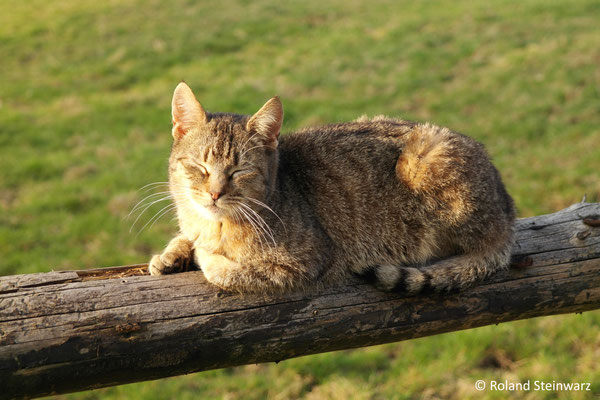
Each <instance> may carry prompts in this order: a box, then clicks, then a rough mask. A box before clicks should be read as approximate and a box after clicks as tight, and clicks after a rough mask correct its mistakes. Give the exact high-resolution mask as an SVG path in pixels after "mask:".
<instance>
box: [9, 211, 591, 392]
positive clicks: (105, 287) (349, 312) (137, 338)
mask: <svg viewBox="0 0 600 400" xmlns="http://www.w3.org/2000/svg"><path fill="white" fill-rule="evenodd" d="M513 260H514V262H513V264H514V265H513V268H512V269H511V270H510V271H508V272H506V273H503V274H500V275H497V276H495V277H493V278H492V279H489V280H488V281H486V282H485V283H484V284H482V285H480V286H478V287H476V288H473V289H470V290H467V291H465V292H462V293H453V294H445V295H441V294H438V295H428V296H417V297H402V296H401V295H394V294H386V293H382V292H379V291H378V290H376V289H375V288H373V287H371V286H370V285H368V284H365V283H363V282H359V281H354V280H351V281H348V282H346V283H344V284H343V285H340V286H337V287H330V288H325V289H321V290H318V291H317V290H315V291H314V292H313V293H295V294H290V295H286V296H279V297H263V296H238V295H231V294H225V293H220V292H218V291H217V290H215V288H214V287H213V286H211V285H210V284H208V283H207V282H206V281H205V280H204V278H203V276H202V273H201V272H187V273H182V274H176V275H170V276H161V277H151V276H148V275H146V271H145V267H146V265H145V264H140V265H135V266H126V267H115V268H105V269H96V270H87V271H69V272H50V273H45V274H31V275H15V276H7V277H1V278H0V388H1V389H2V390H1V391H0V398H13V397H16V398H24V397H35V396H43V395H49V394H55V393H66V392H73V391H79V390H85V389H91V388H100V387H104V386H111V385H119V384H123V383H128V382H135V381H142V380H149V379H156V378H162V377H167V376H172V375H179V374H185V373H190V372H195V371H203V370H208V369H214V368H223V367H228V366H234V365H242V364H250V363H260V362H268V361H280V360H284V359H287V358H291V357H297V356H302V355H306V354H314V353H320V352H327V351H333V350H341V349H349V348H355V347H362V346H370V345H375V344H381V343H388V342H394V341H399V340H406V339H412V338H417V337H422V336H428V335H435V334H439V333H443V332H449V331H455V330H461V329H468V328H473V327H477V326H482V325H488V324H497V323H500V322H505V321H511V320H516V319H523V318H532V317H536V316H541V315H552V314H561V313H571V312H583V311H587V310H593V309H597V308H600V203H578V204H575V205H573V206H571V207H569V208H568V209H565V210H563V211H560V212H558V213H555V214H550V215H543V216H538V217H533V218H525V219H521V220H519V221H518V223H517V244H516V245H515V248H514V259H513Z"/></svg>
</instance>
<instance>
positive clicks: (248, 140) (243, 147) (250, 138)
mask: <svg viewBox="0 0 600 400" xmlns="http://www.w3.org/2000/svg"><path fill="white" fill-rule="evenodd" d="M256 135H258V132H254V133H253V134H252V135H250V137H248V139H246V141H245V142H244V144H242V145H241V146H240V148H241V149H242V150H241V151H240V153H243V152H244V150H246V146H247V145H248V144H250V142H251V141H252V138H253V137H254V136H256ZM239 158H242V156H241V155H240V157H239Z"/></svg>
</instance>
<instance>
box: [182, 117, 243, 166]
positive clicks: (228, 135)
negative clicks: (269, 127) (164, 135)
mask: <svg viewBox="0 0 600 400" xmlns="http://www.w3.org/2000/svg"><path fill="white" fill-rule="evenodd" d="M186 139H187V140H185V141H184V142H185V143H182V144H185V145H184V146H182V147H183V148H182V149H181V150H180V151H181V152H182V153H185V155H186V156H188V157H191V158H193V159H195V160H196V161H199V162H203V163H208V164H215V163H222V162H226V163H233V164H235V163H237V162H238V157H239V154H240V153H241V149H242V147H243V146H245V145H246V144H247V142H248V140H249V139H250V135H249V133H248V132H247V131H246V129H244V126H243V124H241V123H240V122H239V121H235V120H233V121H232V120H231V119H230V118H214V119H212V120H209V121H208V122H207V124H206V126H204V127H203V129H201V130H199V131H198V132H196V133H195V134H194V135H192V136H190V137H188V138H186Z"/></svg>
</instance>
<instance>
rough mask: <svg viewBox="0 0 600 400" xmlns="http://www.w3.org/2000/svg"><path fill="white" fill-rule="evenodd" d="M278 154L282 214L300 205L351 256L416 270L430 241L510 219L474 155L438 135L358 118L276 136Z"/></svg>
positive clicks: (444, 133) (505, 200)
mask: <svg viewBox="0 0 600 400" xmlns="http://www.w3.org/2000/svg"><path fill="white" fill-rule="evenodd" d="M279 151H280V159H279V163H280V166H279V175H280V182H281V184H282V186H281V190H282V192H283V193H284V195H285V196H286V198H287V199H288V200H289V201H291V202H292V204H291V205H290V207H292V206H293V202H294V201H297V200H296V199H295V198H300V199H301V200H298V201H301V202H304V203H307V204H309V205H310V209H311V210H312V212H313V213H314V214H315V215H316V219H317V220H318V221H319V223H320V224H321V225H322V226H323V228H324V229H325V230H326V231H327V234H328V235H329V236H330V237H332V239H333V241H334V242H336V243H343V246H344V249H345V250H344V251H347V249H348V248H354V249H355V251H353V252H352V253H354V254H369V253H371V254H378V255H381V254H390V255H391V256H390V259H392V258H394V257H396V258H398V257H401V256H402V254H403V255H404V256H406V254H408V253H410V252H411V251H412V252H413V253H414V254H421V255H422V257H421V256H419V257H418V259H415V261H418V260H420V259H425V258H426V257H428V256H429V255H431V254H432V253H431V251H432V246H431V245H430V243H431V241H432V240H433V239H432V238H433V237H440V236H445V235H446V234H445V232H452V234H457V233H458V234H460V233H462V231H463V230H464V231H465V232H466V231H467V230H469V229H471V228H472V227H474V226H475V224H477V227H478V228H479V226H481V225H483V224H486V223H487V224H496V223H497V222H498V221H502V222H499V223H500V224H501V225H503V224H504V221H510V220H512V218H513V217H514V210H513V209H512V200H511V199H510V197H509V196H508V195H507V194H506V191H505V190H504V187H503V185H502V182H501V180H500V177H499V174H498V173H497V171H496V169H495V168H494V167H493V165H492V164H491V162H490V160H489V158H488V156H487V153H486V151H485V149H484V148H483V146H482V145H481V144H479V143H478V142H476V141H475V140H473V139H471V138H469V137H467V136H465V135H462V134H459V133H456V132H453V131H451V130H449V129H447V128H443V127H438V126H435V125H432V124H428V123H415V122H409V121H403V120H396V119H390V118H385V117H376V118H374V119H366V118H361V119H359V120H356V121H353V122H349V123H341V124H333V125H327V126H321V127H312V128H306V129H303V130H301V131H298V132H295V133H290V134H287V135H283V136H282V138H281V140H280V145H279ZM436 240H437V239H436ZM437 242H439V243H441V242H443V240H442V239H439V240H437ZM400 243H401V244H402V245H401V246H400V245H399V244H400ZM409 249H410V251H409ZM357 262H358V261H357Z"/></svg>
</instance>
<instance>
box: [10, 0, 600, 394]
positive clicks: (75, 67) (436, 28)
mask: <svg viewBox="0 0 600 400" xmlns="http://www.w3.org/2000/svg"><path fill="white" fill-rule="evenodd" d="M599 17H600V5H599V4H598V2H596V1H594V0H579V1H577V2H564V1H555V0H527V1H522V2H509V1H504V0H500V1H495V2H487V1H483V0H477V1H470V2H466V1H450V0H443V1H438V2H420V1H412V2H409V1H391V0H382V1H379V2H377V3H373V2H360V1H356V0H347V1H341V0H334V1H330V2H322V1H315V0H309V1H305V2H286V3H283V2H269V1H265V0H257V1H242V0H224V1H221V2H216V1H205V2H190V1H184V0H174V1H171V2H161V1H157V0H150V1H141V0H120V1H116V0H110V1H95V2H94V1H78V2H74V1H68V0H55V1H52V2H45V1H41V0H29V1H27V2H21V1H16V0H4V1H3V2H2V4H1V5H0V59H1V60H2V62H1V63H0V78H1V85H0V152H1V153H0V171H2V173H1V174H0V250H1V254H2V257H1V258H0V274H3V275H7V274H15V273H30V272H38V271H49V270H52V269H56V270H60V269H72V268H86V267H97V266H109V265H120V264H128V263H138V262H144V261H146V260H147V259H148V258H149V256H150V254H152V253H154V252H157V251H159V250H160V249H161V248H162V247H163V246H164V244H165V243H166V242H167V241H168V239H169V238H170V237H171V236H172V235H173V233H174V232H175V231H176V226H175V224H174V222H173V221H169V218H163V219H161V220H159V221H158V222H156V224H155V225H154V226H152V227H151V228H149V229H148V228H146V229H144V230H143V231H141V232H140V228H141V227H142V226H143V225H144V224H146V222H148V221H149V220H150V218H151V216H152V215H154V213H156V212H158V211H159V210H160V207H152V208H151V209H150V210H148V212H147V213H146V214H144V215H143V216H142V217H141V218H140V220H139V221H138V223H137V224H136V226H134V227H133V229H132V233H130V228H131V224H132V220H126V216H127V214H128V213H129V211H130V210H131V208H132V207H133V205H135V204H136V203H137V202H138V201H139V200H141V198H142V197H143V193H142V192H139V191H138V189H139V188H140V187H142V186H143V185H145V184H147V183H150V182H155V181H163V180H165V178H166V166H167V157H168V153H169V146H170V142H171V136H170V109H169V107H170V99H171V94H172V90H173V89H174V87H175V85H176V84H177V82H178V81H179V80H181V79H185V80H186V81H187V82H188V83H189V84H190V86H191V87H192V88H193V89H194V91H195V92H196V94H197V95H198V97H199V99H200V101H201V102H202V103H203V105H204V106H205V107H206V108H207V109H208V110H215V111H231V112H238V113H252V112H254V111H256V110H257V109H258V108H259V107H260V106H261V105H262V104H263V103H264V101H266V100H267V99H268V98H269V97H270V96H272V95H274V94H279V95H280V96H281V97H282V99H283V102H284V106H285V109H286V121H285V124H284V131H285V130H288V131H289V130H293V129H294V128H297V127H300V126H305V125H314V124H321V123H329V122H336V121H347V120H351V119H354V118H356V117H358V116H359V115H361V114H368V115H375V114H388V115H391V116H400V117H403V118H406V119H415V120H429V121H433V122H435V123H438V124H440V125H446V126H448V127H450V128H452V129H455V130H458V131H461V132H464V133H467V134H470V135H471V136H473V137H475V138H476V139H478V140H480V141H482V142H483V143H484V144H485V145H486V146H487V148H488V150H489V152H490V154H491V155H492V156H493V158H494V162H495V163H496V165H497V166H498V168H499V169H500V170H501V172H502V175H503V177H504V180H505V183H506V185H507V187H508V190H509V191H510V193H511V194H512V195H513V197H514V198H515V201H516V203H517V207H518V209H519V212H520V215H521V216H531V215H535V214H541V213H549V212H553V211H557V210H558V209H561V208H563V207H565V206H568V205H570V204H571V203H574V202H577V201H579V200H581V198H582V196H583V194H584V193H587V198H588V201H600V178H599V174H598V170H599V167H600V146H598V145H599V144H600V69H598V65H599V64H600V25H598V23H597V21H598V19H599ZM599 325H600V314H599V313H598V312H597V311H596V312H591V313H585V314H584V315H569V316H561V317H548V318H539V319H535V320H528V321H520V322H515V323H510V324H503V325H500V326H495V327H485V328H479V329H475V330H471V331H466V332H457V333H452V334H446V335H440V336H436V337H431V338H425V339H419V340H414V341H410V342H404V343H398V344H394V345H386V346H378V347H372V348H366V349H360V350H356V351H348V352H337V353H331V354H323V355H317V356H310V357H304V358H300V359H295V360H289V361H284V362H281V363H279V364H277V365H259V366H246V367H241V368H235V369H226V370H220V371H209V372H205V373H200V374H194V375H189V376H184V377H178V378H170V379H165V380H160V381H154V382H147V383H139V384H133V385H125V386H120V387H115V388H109V389H104V390H98V391H92V392H84V393H79V394H74V395H69V396H65V397H69V398H71V397H73V398H140V399H141V398H144V399H146V398H148V399H151V398H161V399H163V398H178V399H179V398H227V399H237V398H239V399H247V398H257V399H259V398H264V397H271V398H308V399H323V398H332V399H336V398H344V399H345V398H359V399H360V398H398V399H403V398H416V397H423V398H456V399H463V398H475V397H478V398H479V397H481V396H482V395H483V396H484V397H487V398H503V397H505V396H506V393H494V392H489V391H488V392H484V393H480V392H476V391H475V389H474V382H475V381H476V380H477V379H488V380H489V379H496V380H504V379H509V380H527V379H531V380H536V379H539V380H542V379H546V380H550V381H552V380H555V381H589V382H592V383H593V385H594V386H593V388H594V390H595V393H596V394H597V393H600V367H599V363H598V359H599V358H600V353H599V349H600V330H599V329H598V326H599ZM587 394H588V395H589V393H587ZM514 395H515V397H517V398H585V397H586V393H568V392H567V393H565V392H556V393H554V392H544V393H541V392H537V393H534V392H522V393H514Z"/></svg>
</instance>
